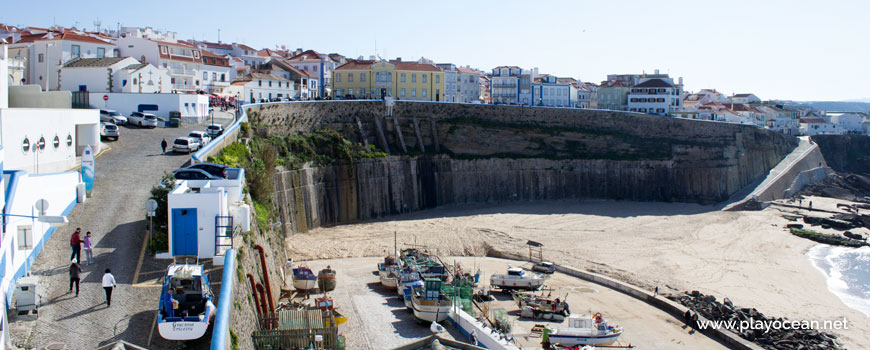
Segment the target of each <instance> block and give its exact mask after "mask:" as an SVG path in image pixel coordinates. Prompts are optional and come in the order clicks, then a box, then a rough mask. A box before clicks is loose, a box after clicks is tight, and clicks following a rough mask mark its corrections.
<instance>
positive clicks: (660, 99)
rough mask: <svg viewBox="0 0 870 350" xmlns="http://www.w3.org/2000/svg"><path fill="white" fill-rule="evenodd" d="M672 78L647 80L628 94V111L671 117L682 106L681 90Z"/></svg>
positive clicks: (641, 81)
mask: <svg viewBox="0 0 870 350" xmlns="http://www.w3.org/2000/svg"><path fill="white" fill-rule="evenodd" d="M669 80H671V79H670V78H667V79H663V78H646V79H641V80H640V82H639V83H637V84H635V85H634V86H633V87H632V88H631V90H630V91H629V93H628V110H629V111H631V112H640V113H647V114H657V115H669V114H670V113H671V112H672V111H677V110H679V109H680V108H681V106H682V97H681V93H682V91H681V89H680V87H679V86H675V85H674V83H673V81H672V80H671V81H669Z"/></svg>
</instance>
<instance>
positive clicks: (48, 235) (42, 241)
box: [4, 198, 78, 305]
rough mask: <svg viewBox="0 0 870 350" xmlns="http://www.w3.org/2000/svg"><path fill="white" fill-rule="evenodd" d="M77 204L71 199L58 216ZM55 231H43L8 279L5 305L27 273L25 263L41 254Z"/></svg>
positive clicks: (65, 213)
mask: <svg viewBox="0 0 870 350" xmlns="http://www.w3.org/2000/svg"><path fill="white" fill-rule="evenodd" d="M77 202H78V198H73V200H72V202H70V203H69V205H67V207H66V209H64V210H63V212H62V213H61V214H60V215H61V216H68V215H69V213H70V212H72V210H73V208H75V206H76V203H77ZM55 231H57V227H50V228H49V229H48V230H46V231H45V234H43V235H42V239H40V240H39V242H38V243H37V244H36V245H35V246H34V247H33V250H31V251H30V254H28V255H27V258H26V259H25V260H24V264H22V265H21V267H19V268H18V270H17V271H15V274H13V275H12V278H10V279H9V288H8V289H7V290H6V305H11V304H12V293H13V292H14V291H15V282H16V281H18V279H19V278H21V277H24V275H25V274H26V273H27V267H28V266H29V265H30V264H28V263H27V262H28V261H32V260H35V259H36V257H37V256H39V253H40V252H42V248H43V247H44V246H45V242H46V241H48V239H49V238H51V236H52V235H54V232H55ZM9 249H18V247H9ZM4 258H5V255H4ZM13 263H14V262H13Z"/></svg>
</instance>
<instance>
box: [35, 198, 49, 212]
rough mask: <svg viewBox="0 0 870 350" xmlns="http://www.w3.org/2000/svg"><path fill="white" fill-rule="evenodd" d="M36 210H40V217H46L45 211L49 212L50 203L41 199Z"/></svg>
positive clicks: (37, 202)
mask: <svg viewBox="0 0 870 350" xmlns="http://www.w3.org/2000/svg"><path fill="white" fill-rule="evenodd" d="M34 206H36V210H39V215H45V211H46V210H48V201H47V200H45V199H40V200H37V201H36V204H34Z"/></svg>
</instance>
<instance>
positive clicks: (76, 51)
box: [70, 45, 82, 57]
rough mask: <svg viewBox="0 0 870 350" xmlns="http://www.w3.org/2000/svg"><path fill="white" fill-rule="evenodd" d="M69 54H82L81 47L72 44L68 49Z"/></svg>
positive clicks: (75, 55)
mask: <svg viewBox="0 0 870 350" xmlns="http://www.w3.org/2000/svg"><path fill="white" fill-rule="evenodd" d="M70 56H72V57H81V56H82V47H81V46H79V45H73V46H72V48H71V49H70Z"/></svg>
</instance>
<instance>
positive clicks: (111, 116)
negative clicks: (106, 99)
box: [100, 109, 127, 125]
mask: <svg viewBox="0 0 870 350" xmlns="http://www.w3.org/2000/svg"><path fill="white" fill-rule="evenodd" d="M100 121H101V122H109V123H112V124H115V125H121V124H126V123H127V117H125V116H123V115H121V113H118V111H114V110H111V109H101V110H100Z"/></svg>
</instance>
